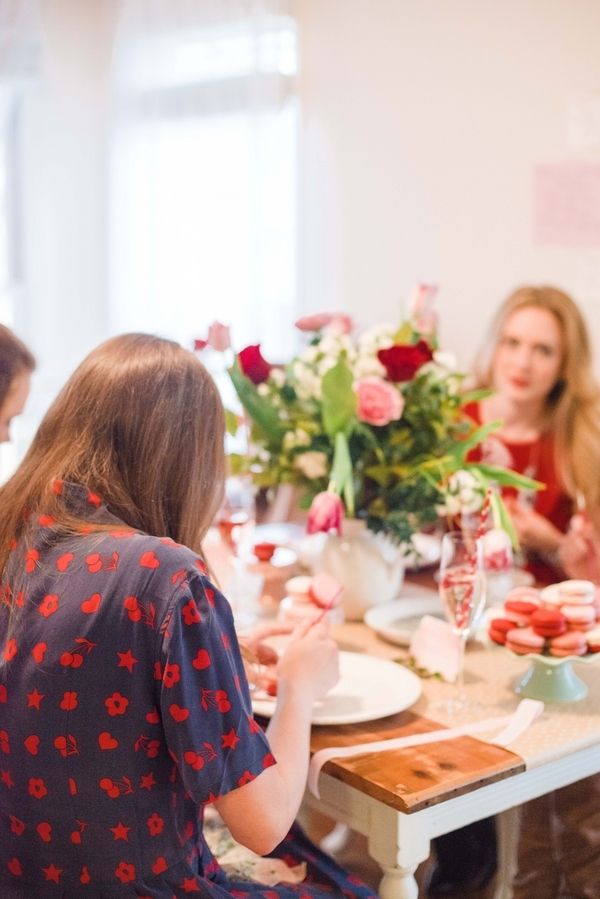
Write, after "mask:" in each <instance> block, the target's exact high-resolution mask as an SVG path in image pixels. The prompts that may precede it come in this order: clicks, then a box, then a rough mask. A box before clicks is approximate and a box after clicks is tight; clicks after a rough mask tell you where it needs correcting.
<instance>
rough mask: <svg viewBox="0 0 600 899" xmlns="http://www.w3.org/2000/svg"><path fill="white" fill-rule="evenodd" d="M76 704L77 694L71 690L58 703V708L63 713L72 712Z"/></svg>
mask: <svg viewBox="0 0 600 899" xmlns="http://www.w3.org/2000/svg"><path fill="white" fill-rule="evenodd" d="M78 704H79V702H78V699H77V693H76V692H74V691H72V690H71V691H67V692H66V693H65V694H64V696H63V698H62V699H61V701H60V708H61V709H62V710H63V712H72V711H74V710H75V709H76V708H77V706H78Z"/></svg>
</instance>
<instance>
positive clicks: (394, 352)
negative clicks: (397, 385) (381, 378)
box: [377, 340, 433, 381]
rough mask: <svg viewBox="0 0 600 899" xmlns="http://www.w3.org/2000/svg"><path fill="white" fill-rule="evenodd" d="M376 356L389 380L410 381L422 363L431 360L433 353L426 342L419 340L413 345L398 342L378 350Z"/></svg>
mask: <svg viewBox="0 0 600 899" xmlns="http://www.w3.org/2000/svg"><path fill="white" fill-rule="evenodd" d="M377 358H378V359H379V361H380V362H381V364H382V365H383V366H384V368H385V371H386V375H387V377H388V379H389V380H390V381H411V380H412V379H413V378H414V376H415V375H416V373H417V372H418V370H419V369H420V368H421V366H422V365H425V363H426V362H431V360H432V359H433V353H432V351H431V347H430V346H429V344H428V343H426V342H425V341H424V340H419V342H418V343H416V344H414V346H412V345H410V344H399V343H398V344H395V346H391V347H389V348H388V349H387V350H379V352H378V353H377Z"/></svg>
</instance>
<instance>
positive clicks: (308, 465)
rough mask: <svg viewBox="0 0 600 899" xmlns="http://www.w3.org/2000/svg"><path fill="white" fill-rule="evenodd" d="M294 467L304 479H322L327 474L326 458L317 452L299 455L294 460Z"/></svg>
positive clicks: (312, 451) (310, 451) (311, 451)
mask: <svg viewBox="0 0 600 899" xmlns="http://www.w3.org/2000/svg"><path fill="white" fill-rule="evenodd" d="M294 465H295V466H296V468H297V469H298V470H299V471H301V472H302V474H303V475H305V477H307V478H310V479H311V480H312V479H314V478H323V477H325V475H326V474H327V456H326V455H325V453H321V452H318V451H317V450H309V451H308V452H307V453H301V454H300V455H299V456H296V458H295V459H294Z"/></svg>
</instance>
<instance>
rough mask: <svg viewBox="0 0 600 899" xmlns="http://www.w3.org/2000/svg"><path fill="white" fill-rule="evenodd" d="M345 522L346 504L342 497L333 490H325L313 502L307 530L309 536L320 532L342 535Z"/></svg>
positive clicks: (309, 512)
mask: <svg viewBox="0 0 600 899" xmlns="http://www.w3.org/2000/svg"><path fill="white" fill-rule="evenodd" d="M343 520H344V504H343V502H342V501H341V499H340V497H339V496H338V495H337V493H334V492H333V491H332V490H324V491H323V492H322V493H317V495H316V496H315V498H314V499H313V501H312V504H311V507H310V509H309V511H308V524H307V525H306V530H307V532H308V533H309V534H317V533H319V532H320V531H324V532H325V533H328V532H329V531H335V532H336V533H338V534H341V533H342V522H343Z"/></svg>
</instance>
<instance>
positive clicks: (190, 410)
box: [0, 334, 225, 572]
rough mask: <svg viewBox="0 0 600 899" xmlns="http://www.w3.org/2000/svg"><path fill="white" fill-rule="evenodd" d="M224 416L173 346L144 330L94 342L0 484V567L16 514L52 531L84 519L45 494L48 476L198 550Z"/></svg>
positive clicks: (211, 503) (221, 460) (218, 484)
mask: <svg viewBox="0 0 600 899" xmlns="http://www.w3.org/2000/svg"><path fill="white" fill-rule="evenodd" d="M224 418H225V416H224V412H223V406H222V403H221V399H220V397H219V394H218V391H217V388H216V386H215V383H214V381H213V379H212V377H211V376H210V374H209V373H208V372H207V371H206V369H205V368H204V366H203V365H202V364H201V363H200V362H199V361H198V359H197V358H196V357H195V356H194V355H193V353H191V352H188V351H187V350H184V349H183V348H182V347H181V346H179V344H177V343H174V342H173V341H170V340H163V339H162V338H159V337H153V336H151V335H149V334H123V335H121V336H119V337H113V338H112V339H111V340H107V341H106V342H105V343H103V344H101V345H100V346H99V347H97V348H96V349H95V350H93V351H92V352H91V353H90V354H89V356H87V358H86V359H84V361H83V362H82V363H81V365H80V366H79V368H78V369H77V370H76V371H75V373H74V374H73V375H72V376H71V378H70V379H69V381H67V383H66V385H65V386H64V387H63V389H62V390H61V392H60V393H59V395H58V396H57V398H56V400H55V401H54V403H53V404H52V406H51V407H50V409H49V410H48V412H47V413H46V416H45V417H44V419H43V421H42V423H41V424H40V426H39V429H38V431H37V433H36V435H35V437H34V438H33V441H32V443H31V446H30V448H29V451H28V453H27V455H26V456H25V458H24V459H23V461H22V463H21V465H20V466H19V468H18V469H17V471H16V472H15V474H14V475H13V476H12V477H11V478H10V480H9V481H8V482H7V483H6V484H5V485H4V486H3V487H2V488H0V508H1V509H2V515H1V516H0V572H4V571H5V568H6V565H7V561H8V558H9V554H10V547H11V544H12V541H13V540H14V539H15V537H18V536H19V535H20V533H23V532H24V531H25V530H26V528H27V523H26V521H25V519H24V512H25V510H27V512H28V513H29V515H30V516H33V515H35V513H39V512H44V513H47V514H50V515H51V516H52V517H53V518H54V519H55V525H54V526H53V529H52V530H53V531H56V532H58V533H61V534H76V533H80V532H81V529H82V525H87V522H85V520H81V519H80V518H77V517H76V516H74V515H73V514H72V513H70V512H69V510H68V509H67V508H66V506H65V505H64V502H63V500H62V499H61V497H60V496H57V495H56V494H55V492H54V490H53V483H54V482H55V481H56V480H59V481H72V482H75V483H79V484H83V485H85V486H86V487H88V488H90V489H91V490H92V491H94V492H95V493H97V494H99V495H100V496H101V497H102V499H103V500H104V502H105V503H106V505H107V507H108V508H109V510H110V511H111V512H113V513H114V514H115V515H116V516H117V517H118V518H120V519H121V520H122V521H123V522H125V524H126V525H128V526H129V527H131V528H135V529H136V530H141V531H144V532H145V533H148V534H153V535H155V536H159V537H160V536H166V537H171V538H172V539H173V540H175V541H176V542H177V543H183V544H185V545H187V546H190V547H191V548H192V549H195V550H197V551H199V550H200V544H201V540H202V538H203V536H204V534H205V533H206V530H207V529H208V527H209V525H210V523H211V521H212V519H213V517H214V515H215V513H216V510H217V508H218V506H219V503H220V501H221V498H222V492H223V481H224V475H225V453H224V433H225V426H224ZM111 528H114V524H113V525H95V526H94V530H98V531H102V530H107V529H111Z"/></svg>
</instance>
